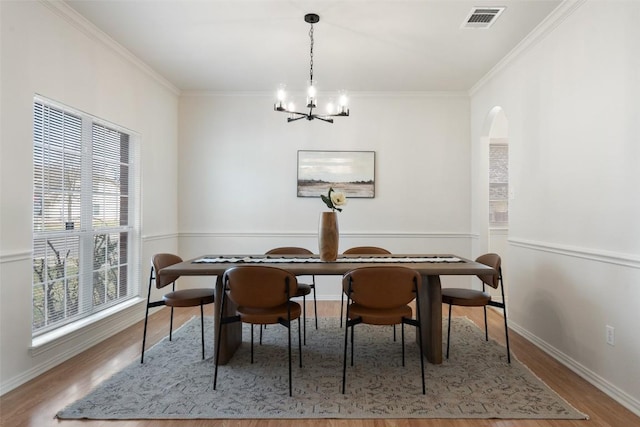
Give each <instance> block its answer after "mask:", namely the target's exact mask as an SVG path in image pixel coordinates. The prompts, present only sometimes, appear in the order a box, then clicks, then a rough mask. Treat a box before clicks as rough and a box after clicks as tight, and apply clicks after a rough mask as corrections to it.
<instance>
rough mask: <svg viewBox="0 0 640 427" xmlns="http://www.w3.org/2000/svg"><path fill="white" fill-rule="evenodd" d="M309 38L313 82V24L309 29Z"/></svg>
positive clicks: (310, 68) (310, 72) (310, 75)
mask: <svg viewBox="0 0 640 427" xmlns="http://www.w3.org/2000/svg"><path fill="white" fill-rule="evenodd" d="M309 38H310V39H311V47H310V48H309V57H310V60H309V80H311V81H312V82H313V24H311V29H310V30H309Z"/></svg>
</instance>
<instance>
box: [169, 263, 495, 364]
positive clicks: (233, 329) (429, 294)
mask: <svg viewBox="0 0 640 427" xmlns="http://www.w3.org/2000/svg"><path fill="white" fill-rule="evenodd" d="M241 265H265V266H274V267H278V268H282V269H284V270H287V271H290V272H291V273H293V274H294V275H296V276H307V275H318V276H342V275H344V274H345V273H347V272H349V271H351V270H353V269H356V268H360V267H367V266H381V265H382V266H403V267H408V268H411V269H413V270H415V271H417V272H418V273H420V275H421V277H422V286H420V288H419V291H418V298H417V299H416V300H417V301H418V303H419V313H420V316H419V319H418V321H419V322H420V330H421V331H422V332H421V334H422V335H421V338H422V340H421V342H422V347H423V353H424V355H425V357H426V358H427V360H428V361H429V362H430V363H433V364H440V363H442V285H441V280H440V276H452V275H453V276H460V275H463V276H465V275H487V274H497V272H496V271H495V270H494V269H493V268H492V267H489V266H487V265H484V264H481V263H478V262H475V261H472V260H469V259H466V258H464V257H461V256H457V255H452V254H393V255H339V256H338V258H337V259H336V260H334V261H323V260H321V259H320V257H319V256H318V255H308V256H307V255H264V254H263V255H203V256H199V257H197V258H193V259H189V260H186V261H183V262H180V263H177V264H174V265H172V266H169V267H165V268H163V269H161V270H160V271H159V272H158V274H159V275H160V276H163V275H169V276H216V286H215V304H214V305H215V310H214V312H215V315H214V321H215V324H216V326H215V327H214V339H215V340H216V341H215V342H218V341H217V339H218V337H217V334H218V327H217V322H218V320H219V318H220V307H221V304H220V302H221V301H222V296H223V292H224V284H223V276H224V272H225V271H227V270H228V269H230V268H232V267H236V266H241ZM229 302H230V303H229V304H226V303H225V313H224V316H232V315H234V314H235V309H236V306H235V305H234V304H233V302H232V301H229ZM221 330H222V332H221V336H220V341H219V342H220V360H219V363H220V364H226V363H227V362H228V361H229V360H230V359H231V358H232V357H233V354H234V352H235V351H236V349H237V348H238V347H239V346H240V343H241V342H242V325H241V323H239V322H237V323H230V324H225V325H223V327H222V328H221Z"/></svg>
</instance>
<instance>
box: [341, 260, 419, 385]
mask: <svg viewBox="0 0 640 427" xmlns="http://www.w3.org/2000/svg"><path fill="white" fill-rule="evenodd" d="M421 283H422V278H421V276H420V274H419V273H418V272H416V271H414V270H413V269H411V268H408V267H400V266H368V267H361V268H356V269H354V270H351V271H349V272H348V273H346V274H345V275H344V276H343V278H342V289H343V292H344V293H345V294H346V295H347V311H346V316H345V325H346V328H345V335H344V354H343V367H342V394H344V393H345V388H346V375H347V343H348V335H349V328H351V366H353V359H354V356H353V353H354V349H353V342H354V335H355V325H358V324H360V323H365V324H369V325H402V366H404V359H405V357H404V325H412V326H415V327H416V334H417V336H418V347H419V348H420V367H421V369H422V394H426V388H425V383H424V357H423V354H422V331H421V327H420V322H419V321H418V319H419V318H420V304H419V298H420V296H419V289H420V286H421ZM413 300H416V310H417V313H416V317H415V318H414V317H413V310H412V309H411V306H410V305H409V303H411V302H412V301H413Z"/></svg>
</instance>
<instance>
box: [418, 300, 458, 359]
mask: <svg viewBox="0 0 640 427" xmlns="http://www.w3.org/2000/svg"><path fill="white" fill-rule="evenodd" d="M450 341H451V304H449V320H448V321H447V359H448V358H449V343H450ZM420 348H422V347H420Z"/></svg>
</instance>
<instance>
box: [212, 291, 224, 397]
mask: <svg viewBox="0 0 640 427" xmlns="http://www.w3.org/2000/svg"><path fill="white" fill-rule="evenodd" d="M225 299H226V298H225V292H224V289H223V292H222V301H221V302H220V317H219V318H218V339H217V340H216V357H215V369H214V371H213V389H214V390H215V389H216V385H217V383H218V365H219V361H220V341H221V340H222V317H223V315H224V309H225V307H224V300H225Z"/></svg>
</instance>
